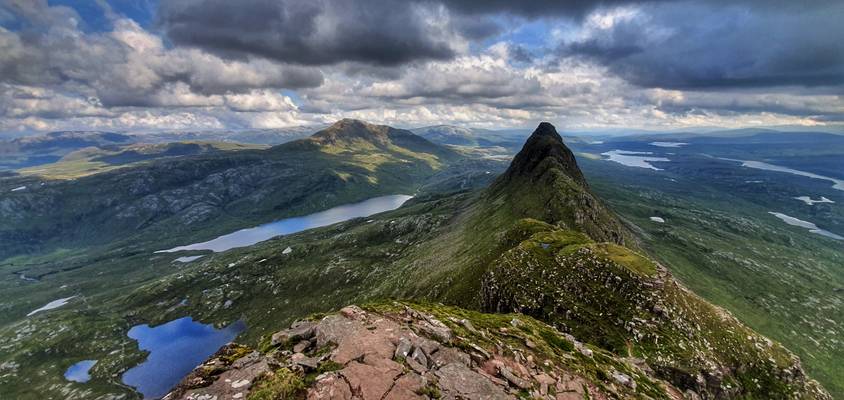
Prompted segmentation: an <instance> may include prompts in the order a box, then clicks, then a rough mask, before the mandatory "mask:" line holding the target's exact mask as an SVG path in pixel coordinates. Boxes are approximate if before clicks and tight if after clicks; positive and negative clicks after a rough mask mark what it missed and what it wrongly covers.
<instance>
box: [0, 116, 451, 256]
mask: <svg viewBox="0 0 844 400" xmlns="http://www.w3.org/2000/svg"><path fill="white" fill-rule="evenodd" d="M114 156H117V157H123V158H127V157H131V156H132V155H131V154H127V153H126V152H123V153H120V154H116V155H114ZM459 159H461V156H460V155H459V154H457V153H455V152H453V151H451V150H448V149H446V148H443V147H441V146H437V145H434V144H432V143H431V142H428V141H427V140H424V139H422V138H419V137H418V136H415V135H413V134H411V133H410V132H408V131H403V130H397V129H393V128H388V127H381V126H374V125H368V124H363V123H361V122H359V121H352V120H343V121H340V122H338V123H337V124H335V125H333V126H332V127H330V128H327V129H325V130H323V131H320V132H318V133H317V134H315V135H314V136H313V137H311V138H309V139H304V140H300V141H294V142H289V143H286V144H283V145H279V146H276V147H273V148H270V149H267V150H244V151H237V152H224V153H213V154H207V155H199V156H194V157H177V158H172V159H164V160H160V161H159V162H155V163H149V164H143V165H138V166H135V167H133V168H126V169H123V170H120V171H109V172H103V173H99V174H94V175H89V176H85V177H81V178H78V179H73V180H60V181H46V182H44V181H41V180H40V179H38V178H35V177H22V178H18V179H15V178H11V179H7V180H5V181H4V182H2V188H0V191H2V192H4V196H3V197H2V198H0V219H2V220H3V221H4V223H3V225H2V226H0V258H5V257H8V256H11V255H13V254H19V253H23V252H26V253H32V252H36V251H37V252H46V251H49V250H54V249H59V248H68V247H72V248H79V247H82V246H94V245H101V244H105V243H108V242H111V241H113V239H114V238H126V237H129V236H133V239H132V241H133V242H137V241H151V240H153V238H154V241H155V242H157V245H158V246H161V248H168V247H172V246H173V245H177V244H180V243H179V242H180V241H184V240H191V239H193V238H203V237H204V238H208V237H213V236H216V235H219V234H222V233H227V232H230V231H233V230H236V229H238V228H243V227H248V226H254V225H258V224H260V223H264V222H269V221H271V220H274V219H277V218H279V217H284V216H288V215H297V214H305V213H308V212H312V211H318V210H322V209H326V208H330V207H332V206H335V205H338V204H344V203H349V202H354V201H359V200H363V199H366V198H370V197H375V196H377V195H381V194H396V193H406V194H413V193H414V192H415V191H416V190H417V189H418V188H419V186H420V185H422V184H423V183H426V179H427V178H429V177H431V176H432V175H434V174H435V173H437V172H439V171H442V170H444V169H446V167H447V166H448V165H449V163H451V162H454V161H457V160H459ZM41 183H44V184H43V185H42V184H41ZM18 186H27V189H26V190H21V191H15V192H9V190H11V189H12V188H15V187H18Z"/></svg>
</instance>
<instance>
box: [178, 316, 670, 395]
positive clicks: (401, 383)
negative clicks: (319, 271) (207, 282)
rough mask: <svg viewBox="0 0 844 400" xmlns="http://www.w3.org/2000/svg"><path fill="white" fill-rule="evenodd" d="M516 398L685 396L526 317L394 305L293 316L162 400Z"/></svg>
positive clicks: (637, 367) (209, 364)
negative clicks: (256, 346) (254, 346)
mask: <svg viewBox="0 0 844 400" xmlns="http://www.w3.org/2000/svg"><path fill="white" fill-rule="evenodd" d="M517 397H518V398H526V397H530V398H535V399H547V400H574V399H583V398H585V397H588V398H592V399H612V398H631V397H643V398H673V399H680V398H682V396H681V395H680V393H679V391H677V390H676V389H675V388H673V387H671V386H670V385H668V384H667V383H665V382H663V381H660V380H658V379H655V378H653V377H652V376H651V372H650V370H649V368H647V366H646V365H643V364H642V363H641V362H640V360H626V359H620V358H617V357H614V356H612V355H610V354H609V353H606V352H604V351H603V350H600V349H597V348H593V347H591V346H588V345H585V344H583V343H581V342H579V341H577V340H576V339H575V338H574V337H572V336H571V335H565V334H562V333H560V332H558V331H556V330H555V329H554V328H552V327H550V326H548V325H545V324H543V323H541V322H539V321H536V320H534V319H532V318H530V317H526V316H522V315H515V314H510V315H504V314H496V315H491V314H481V313H477V312H470V311H466V310H462V309H457V308H450V307H444V306H437V305H425V304H409V303H390V304H380V305H373V306H368V307H365V308H360V307H357V306H349V307H345V308H343V309H341V310H340V311H339V312H338V313H336V314H330V315H327V316H325V317H323V318H321V319H310V320H301V321H298V322H295V323H294V324H293V325H292V326H291V327H290V328H288V329H285V330H283V331H280V332H277V333H275V334H274V335H272V337H271V338H268V340H265V342H264V345H263V349H262V351H257V350H255V351H253V350H251V349H249V348H247V347H245V346H241V345H236V344H230V345H228V346H226V347H224V348H223V349H221V350H220V351H219V352H218V353H217V354H215V355H214V356H212V357H211V359H209V360H208V361H206V362H205V363H203V364H202V365H200V366H199V367H197V368H196V369H195V370H194V372H193V373H191V374H190V375H189V376H188V377H186V378H185V379H184V380H183V381H182V382H181V383H180V384H179V385H178V386H177V387H176V388H175V389H174V390H173V391H172V392H170V393H169V394H168V395H167V396H165V397H164V399H166V400H176V399H184V400H188V399H190V400H200V399H201V400H222V399H239V398H243V399H276V398H299V399H304V398H307V399H309V400H317V399H345V400H350V399H362V400H400V399H408V400H410V399H419V400H421V399H438V398H443V399H458V398H465V399H514V398H517Z"/></svg>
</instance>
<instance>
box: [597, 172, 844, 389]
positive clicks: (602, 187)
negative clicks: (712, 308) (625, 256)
mask: <svg viewBox="0 0 844 400" xmlns="http://www.w3.org/2000/svg"><path fill="white" fill-rule="evenodd" d="M583 164H584V168H585V169H586V170H587V171H589V173H590V177H592V179H591V182H592V183H593V187H594V189H595V191H596V192H597V193H599V194H601V196H602V197H603V198H605V199H607V202H608V203H609V204H610V205H611V206H612V208H613V209H614V210H616V211H617V212H618V213H619V214H621V215H622V216H624V217H625V219H626V220H628V221H629V222H631V223H632V224H635V226H637V227H638V229H639V231H638V236H639V237H641V238H642V242H643V247H644V248H645V249H646V250H647V251H648V253H649V254H652V255H653V256H654V257H655V258H656V259H658V260H660V261H661V262H663V263H664V264H665V265H666V266H668V267H669V268H670V269H671V271H672V273H673V274H674V276H676V277H677V278H678V279H679V280H680V281H681V282H683V283H684V284H685V285H686V286H688V287H689V288H691V289H692V290H693V291H694V292H695V293H697V294H699V295H701V296H702V297H704V298H706V299H707V300H709V301H711V302H713V303H714V304H719V305H721V306H723V307H725V308H727V309H729V310H730V311H732V312H733V313H734V314H735V315H736V316H737V317H738V318H739V319H740V320H742V321H743V322H744V323H746V324H748V325H749V326H750V327H752V328H753V329H755V330H757V331H758V332H761V333H763V334H765V335H766V336H768V337H770V338H772V339H774V340H777V341H780V342H782V343H784V344H785V345H786V346H787V347H788V348H789V349H790V350H792V351H794V352H795V353H797V354H798V355H800V356H801V359H802V362H803V364H804V366H805V367H806V369H807V371H808V373H809V374H810V375H811V376H812V377H815V378H817V379H818V380H819V381H821V382H822V383H823V384H824V386H825V387H826V388H827V389H829V390H830V392H831V393H833V394H834V395H835V396H842V395H844V379H842V378H844V364H842V363H841V360H842V359H844V346H842V339H841V338H842V334H844V311H843V310H844V307H842V305H844V290H842V288H844V270H842V269H841V266H842V265H844V251H842V249H843V248H844V247H842V242H841V241H836V240H835V239H831V238H826V237H824V236H820V235H817V234H814V233H810V232H809V231H808V230H806V229H803V228H799V227H793V226H789V225H786V224H785V223H783V222H782V221H780V220H779V219H777V218H775V217H774V216H773V215H771V214H769V212H771V211H775V212H783V213H785V214H787V215H790V216H794V217H797V218H801V219H804V220H807V221H813V222H815V223H817V224H818V225H820V226H822V227H824V228H827V229H830V230H834V231H836V232H838V233H841V232H842V230H841V227H842V226H844V212H842V211H841V208H840V207H830V206H827V205H824V204H815V205H814V206H808V205H805V204H803V203H802V202H800V201H797V200H795V199H794V197H796V196H800V195H806V194H808V193H823V194H824V195H825V196H827V197H828V198H830V199H834V200H835V201H836V202H844V196H842V195H840V194H836V193H835V190H834V189H831V188H830V185H829V184H828V183H825V182H824V181H815V180H811V179H808V180H807V179H805V178H802V177H796V176H791V175H786V174H777V173H771V172H767V171H758V170H749V169H738V168H736V167H735V166H731V165H727V164H725V163H723V162H717V161H713V160H711V159H708V158H706V157H690V158H688V159H686V160H685V161H684V162H682V163H680V162H679V161H675V162H674V163H670V164H668V163H666V164H662V165H661V166H664V167H665V168H666V171H665V172H661V173H653V172H650V171H647V170H643V169H638V168H625V167H620V166H616V165H613V164H612V163H608V162H606V161H595V162H591V163H590V162H589V161H586V162H584V163H583ZM760 178H761V179H764V180H766V181H767V182H770V184H768V185H759V184H755V185H753V184H751V185H748V183H746V182H747V181H756V180H761V179H760ZM701 182H706V183H704V184H701ZM748 186H751V187H750V188H748ZM816 197H817V196H816ZM650 217H660V218H663V219H664V220H665V223H658V222H654V221H651V220H650Z"/></svg>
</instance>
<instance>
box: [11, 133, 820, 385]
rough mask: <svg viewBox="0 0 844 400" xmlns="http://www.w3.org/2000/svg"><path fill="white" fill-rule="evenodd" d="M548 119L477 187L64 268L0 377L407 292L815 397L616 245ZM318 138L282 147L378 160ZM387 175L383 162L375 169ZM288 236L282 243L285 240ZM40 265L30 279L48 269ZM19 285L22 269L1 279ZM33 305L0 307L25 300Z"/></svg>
mask: <svg viewBox="0 0 844 400" xmlns="http://www.w3.org/2000/svg"><path fill="white" fill-rule="evenodd" d="M546 129H547V127H546ZM382 133H383V135H382V134H379V137H381V138H384V137H387V138H389V131H388V130H384V131H382ZM547 133H549V134H541V135H540V137H539V138H536V139H537V140H535V141H533V143H534V144H536V143H540V144H542V146H537V147H536V148H533V147H532V146H526V148H527V149H531V150H530V151H526V152H525V153H524V154H523V156H524V157H520V158H517V160H516V161H515V162H514V164H513V165H514V166H513V167H512V168H511V171H510V172H511V173H508V174H505V176H504V177H502V178H500V179H499V180H498V181H497V182H496V183H494V184H493V185H492V187H491V188H489V189H486V190H481V191H468V192H460V193H457V194H447V195H446V194H440V195H426V196H420V197H418V198H417V199H414V200H413V201H411V202H409V203H408V204H407V205H405V206H404V207H402V208H400V209H398V210H395V211H392V212H388V213H383V214H380V215H377V216H374V217H371V218H369V219H366V220H363V219H358V220H352V221H348V222H345V223H341V224H337V225H334V226H330V227H326V228H321V229H316V230H312V231H306V232H302V233H299V234H295V235H289V236H285V237H280V238H276V239H272V240H269V241H266V242H263V243H260V244H258V245H255V246H252V247H250V248H244V249H234V250H231V251H228V252H225V253H219V254H213V255H206V256H205V257H203V258H201V259H200V260H198V261H195V262H193V263H189V264H186V265H179V264H173V263H172V260H173V258H174V257H176V256H178V255H184V254H173V255H170V254H165V255H160V254H159V255H153V254H151V252H149V251H148V250H147V252H144V251H143V248H140V249H136V250H135V251H136V252H133V253H125V250H122V251H124V253H120V251H121V250H117V249H112V251H114V252H115V254H123V255H124V256H125V260H123V263H125V264H126V265H117V266H114V269H113V270H111V271H110V273H114V274H115V275H116V276H113V277H111V278H110V281H111V282H113V286H111V287H110V288H109V290H107V291H102V290H99V291H95V290H93V289H92V288H91V286H90V285H92V283H90V275H89V274H86V273H85V271H83V270H78V271H68V272H67V273H65V274H63V275H62V277H63V279H64V281H65V282H67V281H70V282H72V286H71V287H67V288H64V289H59V288H57V287H55V286H53V289H54V290H56V292H55V293H82V294H83V296H82V298H81V299H80V300H79V301H76V302H73V303H71V304H69V305H68V306H66V307H65V308H63V309H60V310H56V311H54V312H50V313H46V314H43V315H39V316H37V317H35V318H30V319H22V320H16V321H12V322H11V323H8V324H6V325H5V326H4V327H2V328H0V339H2V340H3V341H4V342H5V343H6V344H5V345H4V347H0V349H3V350H4V353H5V354H6V355H4V356H3V358H2V359H0V363H2V362H12V363H16V365H17V367H16V371H15V376H17V377H21V376H22V377H30V378H29V379H28V380H20V379H16V378H15V377H9V376H8V375H0V391H5V392H9V393H13V394H16V395H19V396H21V398H35V397H33V396H30V397H27V396H28V395H26V393H31V392H35V393H51V394H56V393H61V392H62V391H67V390H83V389H87V390H94V391H96V393H97V394H104V393H126V394H128V395H131V393H129V392H127V391H125V388H121V387H120V385H119V384H116V383H115V382H116V381H117V377H119V374H120V373H121V372H122V371H125V369H126V368H128V367H129V366H131V365H133V363H135V362H137V360H139V359H140V358H141V357H142V354H140V353H139V352H138V351H137V349H135V348H133V347H132V345H131V342H128V341H127V339H126V337H125V330H126V328H127V327H128V326H131V325H132V324H134V323H138V322H150V323H152V324H157V323H162V322H166V321H169V320H171V319H174V318H178V317H181V316H184V315H191V316H193V317H194V318H198V319H200V320H202V321H206V322H214V323H218V324H225V323H229V322H231V321H234V320H237V319H243V320H244V321H245V322H246V323H247V326H248V327H249V329H248V330H247V331H246V332H245V333H244V335H243V336H242V338H241V340H243V341H245V342H247V343H252V344H256V343H258V342H259V341H260V339H261V337H262V336H266V335H267V334H269V333H271V332H274V331H276V330H279V329H281V328H283V327H284V326H286V325H287V324H289V323H290V322H292V320H294V319H296V318H300V317H302V316H304V315H308V314H312V313H318V312H325V311H329V310H332V309H336V308H338V307H341V306H344V305H347V304H350V303H363V302H366V301H368V300H375V299H382V298H396V297H399V298H402V297H407V298H415V299H427V300H437V301H443V302H446V303H451V304H457V305H462V306H465V307H468V308H474V309H494V310H502V311H512V310H514V309H515V310H521V311H524V312H528V313H531V314H532V315H535V316H537V317H538V318H540V319H542V320H543V321H545V322H547V323H550V324H554V325H557V327H558V328H560V329H568V330H570V331H572V332H575V333H577V334H578V335H582V336H584V337H587V338H589V341H590V342H592V344H594V345H597V346H600V347H601V348H603V349H604V350H606V351H612V352H615V353H616V354H617V355H619V356H622V357H627V356H636V357H641V358H645V359H647V361H648V363H649V364H650V365H651V367H653V368H655V369H656V370H657V371H658V372H659V373H660V374H662V376H663V377H664V378H665V379H668V380H670V381H671V382H672V383H674V384H675V385H677V386H680V387H684V388H690V389H695V390H699V391H700V392H701V393H710V394H714V393H722V394H724V395H726V396H734V397H742V396H743V397H744V398H770V397H797V398H815V397H816V398H824V394H823V393H822V392H819V391H818V390H819V389H817V386H816V384H815V383H813V382H812V381H810V380H808V379H807V378H806V377H805V376H804V375H803V374H802V370H801V369H800V368H799V364H797V362H796V361H795V359H794V358H793V357H792V356H791V354H790V353H788V352H787V351H786V350H784V349H783V348H782V347H781V346H779V345H778V344H776V343H773V342H768V341H767V340H765V339H764V338H762V337H760V336H758V335H757V334H755V333H753V332H752V331H750V330H749V329H748V328H746V327H745V326H743V325H741V324H740V323H738V322H737V321H736V320H735V319H733V318H732V317H730V316H729V315H728V314H726V313H724V312H723V310H720V309H718V308H715V307H713V306H711V305H709V304H708V303H705V302H703V301H702V300H700V299H699V298H697V297H696V296H694V295H692V294H691V293H689V292H688V291H686V290H685V289H683V288H682V287H681V286H679V285H677V284H676V283H675V282H674V281H673V279H672V278H671V277H670V276H669V275H668V274H667V273H666V272H665V271H664V270H663V269H661V268H659V267H658V266H657V265H656V264H655V263H654V262H653V261H650V260H648V259H647V258H645V257H644V256H642V255H641V254H639V253H638V252H636V251H633V250H629V249H628V248H626V247H623V246H621V243H623V244H628V245H629V246H632V247H634V248H635V247H636V243H633V242H632V240H631V239H630V236H629V233H628V228H627V227H625V226H624V224H622V223H621V222H619V221H618V219H617V218H616V217H615V216H614V214H612V213H611V212H609V211H608V210H607V208H606V207H604V206H603V205H602V203H601V202H600V200H599V199H598V198H597V197H595V196H594V195H592V194H591V192H590V190H589V188H588V187H586V186H584V185H583V184H582V183H583V182H582V181H583V179H582V176H580V175H579V173H575V172H574V171H576V168H577V166H576V165H572V164H571V163H570V162H569V161H568V160H569V155H570V154H571V153H570V152H568V149H566V148H565V147H564V146H563V145H562V142H559V141H557V139H556V138H555V137H554V136H553V135H550V132H547ZM555 134H556V133H555ZM557 137H558V136H557ZM549 139H550V140H549ZM314 141H316V142H318V143H314V142H313V141H305V142H298V143H295V144H292V145H291V146H294V147H296V149H297V150H296V151H302V152H305V151H308V149H310V148H313V147H315V146H320V145H325V144H326V143H329V145H331V146H332V148H331V152H332V154H342V155H344V157H343V160H344V161H345V162H347V163H349V164H351V165H355V166H357V167H360V168H363V169H366V168H371V167H372V165H373V164H375V165H376V166H375V167H374V168H375V170H376V171H377V170H378V168H379V166H381V165H384V163H383V162H382V160H381V159H380V158H379V157H375V158H370V159H366V160H360V159H355V158H354V157H352V156H353V155H354V154H353V153H348V152H347V150H346V148H348V147H349V146H357V145H358V144H357V143H358V139H357V138H352V139H351V140H336V139H333V138H332V135H330V134H329V135H326V137H325V138H317V139H315V140H314ZM370 143H373V142H370ZM374 143H375V144H373V147H374V148H376V149H380V148H383V147H382V146H387V147H388V148H389V144H383V143H381V139H379V140H377V141H375V142H374ZM549 145H550V146H561V147H557V148H556V149H547V146H549ZM311 154H312V153H311ZM537 154H540V155H544V156H539V157H536V155H537ZM332 156H333V155H332ZM438 160H439V157H438V158H437V159H428V160H423V161H422V162H425V163H428V165H431V164H430V163H431V162H436V161H438ZM571 160H573V157H571ZM578 172H579V171H578ZM385 176H386V177H389V174H385V175H379V176H378V178H379V182H382V183H383V181H380V179H381V178H382V177H385ZM386 179H389V178H386ZM501 182H506V183H501ZM571 207H577V209H574V210H572V209H571ZM526 218H533V220H529V219H526ZM587 233H588V235H587ZM590 236H592V237H595V238H596V239H597V240H598V241H597V242H593V241H592V239H590ZM127 247H129V246H128V245H127ZM287 247H290V248H291V250H292V251H291V252H289V253H286V254H285V253H284V252H283V251H282V250H284V249H286V248H287ZM71 255H72V254H71ZM52 257H54V258H59V257H61V256H60V255H58V254H56V255H54V256H52ZM113 260H114V258H111V259H109V261H103V262H113ZM102 267H103V265H99V266H98V269H91V270H89V271H92V270H100V269H99V268H102ZM83 269H85V268H83ZM142 269H145V270H146V271H145V272H143V274H145V276H147V277H148V276H149V273H161V274H162V275H161V277H160V278H155V279H149V278H147V280H145V281H143V283H142V284H138V283H137V282H138V280H137V279H132V278H133V277H131V276H119V275H118V274H120V273H121V271H122V273H127V272H129V271H131V273H134V274H142V272H141V271H140V270H142ZM168 269H169V271H168ZM174 269H175V270H174ZM50 280H51V278H48V279H46V280H45V281H42V282H39V283H37V284H36V285H42V286H43V287H49V286H50V285H51V284H52V285H56V284H57V283H58V282H55V283H53V282H51V281H50ZM56 286H57V285H56ZM561 288H565V289H566V290H561ZM24 290H27V289H26V287H25V285H24V284H23V283H21V284H19V285H18V286H16V288H15V289H14V290H13V291H11V293H21V292H23V291H24ZM561 292H562V293H561ZM226 304H229V306H228V307H227V306H226ZM31 305H34V304H28V305H24V306H20V305H14V306H12V308H10V307H8V306H6V305H3V307H7V308H6V309H8V310H13V311H15V312H16V313H19V312H21V310H22V307H26V306H31ZM36 307H37V306H36ZM33 308H34V307H33ZM610 314H612V315H610ZM86 323H90V324H91V325H90V326H91V327H90V328H88V327H87V326H88V325H86ZM64 326H72V327H73V329H67V328H63V327H64ZM593 328H594V329H593ZM663 344H665V347H663V346H662V345H663ZM731 349H733V350H735V351H731ZM48 355H55V356H56V357H52V358H51V357H49V356H48ZM91 358H95V359H99V360H101V361H102V364H98V366H97V367H96V368H95V369H94V370H93V371H92V374H93V376H94V379H93V380H92V382H93V383H92V385H89V386H80V385H78V384H73V383H68V382H65V381H63V379H62V378H61V372H62V371H63V368H65V367H66V366H67V365H70V363H72V361H73V360H78V359H91ZM39 371H46V372H45V373H43V374H42V373H40V372H39ZM698 373H699V375H698ZM35 376H38V378H35ZM698 377H700V379H698ZM754 379H755V381H754ZM701 380H702V382H701Z"/></svg>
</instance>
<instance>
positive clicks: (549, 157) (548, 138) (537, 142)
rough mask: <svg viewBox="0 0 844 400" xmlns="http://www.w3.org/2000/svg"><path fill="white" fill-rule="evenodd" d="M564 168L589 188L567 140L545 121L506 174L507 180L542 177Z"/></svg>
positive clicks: (574, 178)
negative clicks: (567, 145)
mask: <svg viewBox="0 0 844 400" xmlns="http://www.w3.org/2000/svg"><path fill="white" fill-rule="evenodd" d="M554 169H556V170H560V171H563V172H564V173H565V174H566V175H568V177H569V178H571V179H572V180H574V181H575V182H577V183H578V184H580V185H581V186H583V187H587V184H586V179H585V178H584V177H583V173H581V172H580V168H579V167H578V166H577V161H576V160H575V158H574V154H573V153H572V152H571V150H569V148H568V147H566V145H565V143H563V138H562V137H561V136H560V134H559V133H557V129H556V128H554V125H551V124H550V123H548V122H542V123H540V124H539V126H538V127H537V128H536V130H535V131H533V134H531V135H530V137H529V138H528V140H527V142H525V145H524V146H523V147H522V150H521V151H519V153H518V154H516V157H514V158H513V162H512V163H510V167H509V168H508V169H507V172H505V173H504V179H505V180H512V179H515V178H520V177H521V178H527V179H530V180H535V179H538V178H539V177H540V176H541V175H543V174H544V173H546V172H548V171H549V170H554Z"/></svg>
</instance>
